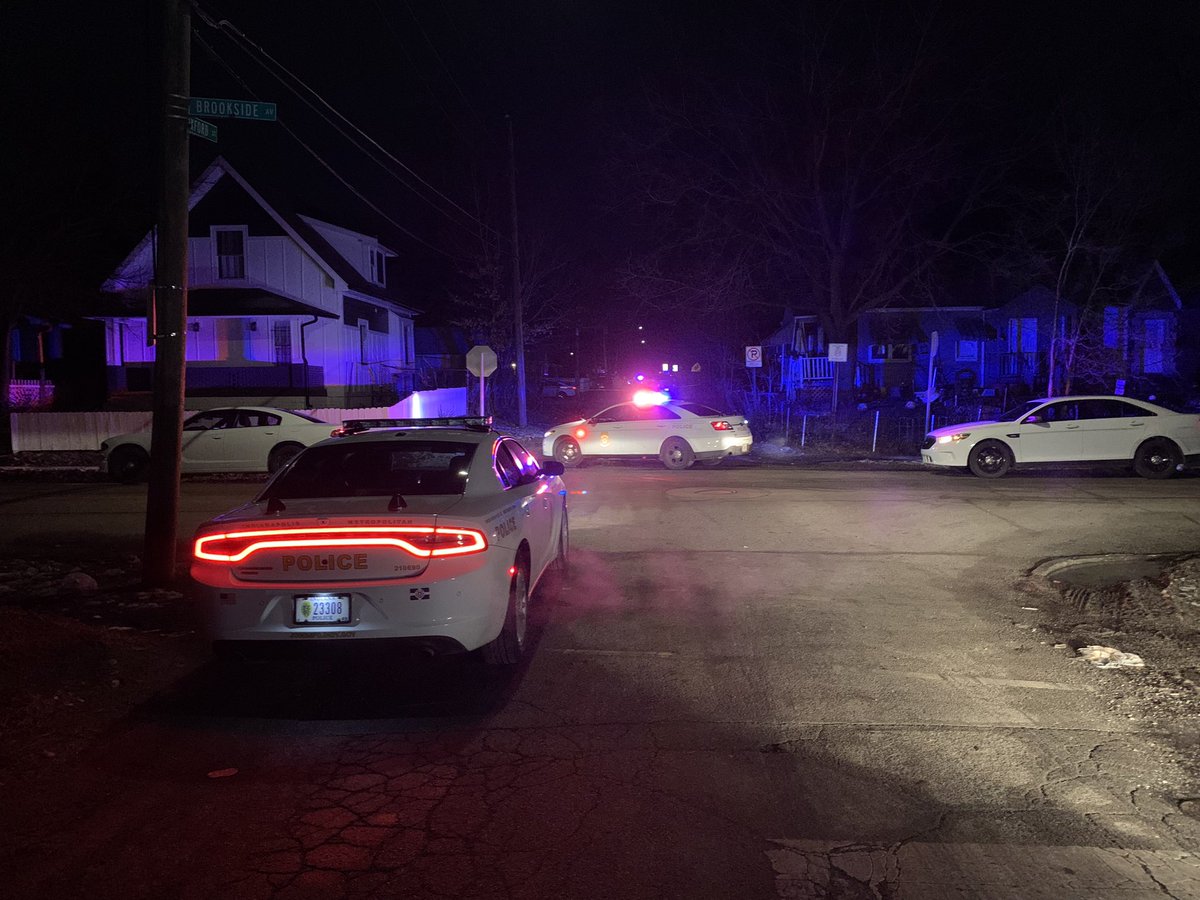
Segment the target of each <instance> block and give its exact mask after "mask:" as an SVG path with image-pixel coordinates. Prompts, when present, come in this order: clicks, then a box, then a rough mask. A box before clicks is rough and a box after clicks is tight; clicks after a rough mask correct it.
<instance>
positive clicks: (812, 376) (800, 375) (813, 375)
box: [788, 356, 833, 384]
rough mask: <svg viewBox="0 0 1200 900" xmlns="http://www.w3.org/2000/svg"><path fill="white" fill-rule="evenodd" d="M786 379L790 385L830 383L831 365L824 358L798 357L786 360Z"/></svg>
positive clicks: (831, 375) (831, 378) (831, 376)
mask: <svg viewBox="0 0 1200 900" xmlns="http://www.w3.org/2000/svg"><path fill="white" fill-rule="evenodd" d="M788 377H789V380H790V381H791V383H792V384H807V383H808V382H811V381H832V380H833V363H831V362H830V361H829V358H828V357H825V356H800V357H795V358H791V357H789V359H788Z"/></svg>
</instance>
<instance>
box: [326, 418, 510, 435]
mask: <svg viewBox="0 0 1200 900" xmlns="http://www.w3.org/2000/svg"><path fill="white" fill-rule="evenodd" d="M491 427H492V417H491V416H442V417H440V418H436V419H347V420H346V421H344V422H343V423H342V427H341V428H338V429H336V431H335V434H334V436H335V437H342V436H344V435H348V434H362V432H364V431H370V430H371V429H373V428H466V429H469V430H471V431H489V430H491Z"/></svg>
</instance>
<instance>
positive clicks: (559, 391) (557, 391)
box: [542, 378, 580, 400]
mask: <svg viewBox="0 0 1200 900" xmlns="http://www.w3.org/2000/svg"><path fill="white" fill-rule="evenodd" d="M579 393H580V391H579V388H577V387H576V386H575V382H574V381H567V380H566V379H563V378H556V379H552V380H550V381H543V382H542V396H543V397H557V398H558V399H560V400H567V399H569V398H571V397H576V396H578V395H579Z"/></svg>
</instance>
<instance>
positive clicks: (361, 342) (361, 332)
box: [358, 322, 371, 365]
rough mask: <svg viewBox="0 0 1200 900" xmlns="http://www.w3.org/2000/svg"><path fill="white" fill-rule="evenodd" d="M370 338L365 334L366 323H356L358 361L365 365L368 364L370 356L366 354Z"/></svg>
mask: <svg viewBox="0 0 1200 900" xmlns="http://www.w3.org/2000/svg"><path fill="white" fill-rule="evenodd" d="M369 341H370V337H369V335H368V332H367V323H366V322H359V323H358V361H359V362H360V363H363V364H364V365H366V364H367V363H369V362H370V361H371V360H370V356H369V352H368V347H369Z"/></svg>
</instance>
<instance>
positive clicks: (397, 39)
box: [374, 0, 487, 140]
mask: <svg viewBox="0 0 1200 900" xmlns="http://www.w3.org/2000/svg"><path fill="white" fill-rule="evenodd" d="M374 3H375V9H376V10H377V11H378V13H379V18H380V19H382V20H383V24H384V25H386V26H387V30H388V32H389V33H390V34H391V35H392V38H393V39H394V40H395V42H396V46H397V47H399V48H400V51H401V52H402V53H403V54H404V58H405V59H407V60H408V63H409V65H410V66H411V67H412V70H413V71H414V72H415V73H416V75H417V77H418V78H420V79H421V83H422V84H424V85H425V89H426V91H428V93H429V97H430V99H432V100H433V102H434V103H436V104H437V105H438V108H439V109H441V111H442V112H443V113H444V114H445V116H446V121H447V122H448V123H449V124H450V127H451V128H453V129H454V130H455V131H456V132H457V133H458V134H459V136H460V137H462V138H463V139H464V140H470V136H469V135H468V134H467V132H466V131H465V130H464V129H463V127H462V126H461V125H460V124H459V123H458V122H457V121H455V118H456V117H455V116H453V115H451V113H450V110H449V109H448V108H447V107H446V104H445V103H443V102H442V98H441V97H440V96H438V92H437V90H436V89H435V87H434V85H433V83H432V82H431V81H430V80H429V79H428V78H427V77H426V76H425V73H424V72H423V71H422V69H421V67H420V66H419V65H417V60H416V59H415V58H414V57H413V55H412V53H411V52H409V49H408V45H407V44H405V43H404V41H403V40H402V39H401V37H400V32H398V31H397V30H396V26H394V25H393V24H392V21H391V19H389V18H388V15H387V13H386V12H385V11H384V9H383V7H382V6H381V5H380V4H379V0H374ZM410 12H411V10H410ZM419 24H420V23H418V27H419ZM426 40H427V41H428V39H426ZM434 55H435V56H436V55H437V51H436V50H435V51H434ZM438 61H439V62H441V59H440V58H439V59H438ZM443 68H445V65H444V64H443ZM446 74H447V75H449V77H450V82H451V83H452V84H454V87H455V89H456V90H458V93H459V95H460V96H462V98H463V102H464V103H465V104H466V106H467V109H468V110H469V111H470V112H471V114H472V115H473V116H475V118H476V119H479V114H478V113H477V112H475V109H474V107H472V106H471V103H470V101H469V100H467V98H466V96H465V95H464V94H463V92H462V90H461V89H460V88H459V87H458V84H457V83H455V82H454V76H453V75H450V73H449V72H447V73H446ZM479 121H480V125H481V127H483V129H484V130H485V131H486V130H487V126H486V125H484V124H483V121H482V119H480V120H479Z"/></svg>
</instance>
